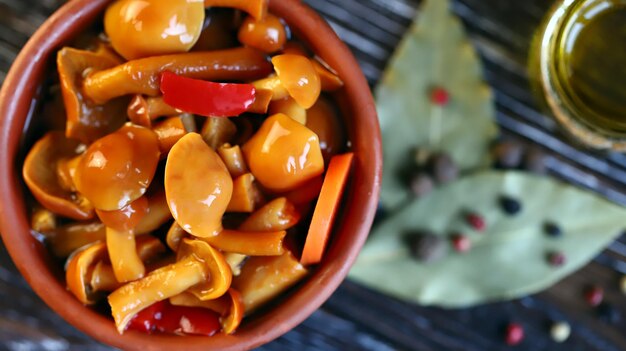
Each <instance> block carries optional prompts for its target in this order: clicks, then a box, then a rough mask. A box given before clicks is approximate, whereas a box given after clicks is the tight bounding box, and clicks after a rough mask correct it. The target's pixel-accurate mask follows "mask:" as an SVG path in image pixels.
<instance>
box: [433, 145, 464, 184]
mask: <svg viewBox="0 0 626 351" xmlns="http://www.w3.org/2000/svg"><path fill="white" fill-rule="evenodd" d="M426 168H427V170H428V171H430V173H431V174H432V176H433V178H434V179H435V181H436V182H437V183H438V184H446V183H450V182H452V181H454V180H456V179H457V178H458V177H459V168H458V167H457V165H456V163H455V162H454V160H453V159H452V157H450V155H448V154H446V153H443V152H438V153H435V154H433V155H432V156H431V157H430V159H429V160H428V165H427V167H426Z"/></svg>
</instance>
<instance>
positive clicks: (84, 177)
mask: <svg viewBox="0 0 626 351" xmlns="http://www.w3.org/2000/svg"><path fill="white" fill-rule="evenodd" d="M159 155H160V152H159V145H158V140H157V136H156V134H155V133H154V132H152V131H151V130H149V129H147V128H143V127H139V126H134V125H125V126H124V127H122V128H120V129H119V130H117V131H116V132H114V133H111V134H109V135H107V136H105V137H104V138H101V139H98V140H97V141H96V142H94V143H93V144H91V145H90V146H89V148H88V149H87V151H86V152H85V154H84V157H83V158H82V159H81V161H80V163H79V165H78V168H77V169H76V176H75V183H76V188H77V189H78V191H79V192H80V193H81V194H83V195H84V196H85V197H86V198H87V199H89V201H90V202H91V203H92V204H93V205H94V207H96V208H97V209H100V210H104V211H113V210H119V209H121V208H122V207H124V206H126V205H128V204H129V203H131V202H132V201H134V200H136V199H138V198H139V197H141V196H142V195H143V194H145V192H146V190H147V189H148V186H149V185H150V182H151V181H152V178H153V177H154V173H155V171H156V166H157V163H158V162H159Z"/></svg>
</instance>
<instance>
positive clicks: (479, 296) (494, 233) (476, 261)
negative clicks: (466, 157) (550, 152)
mask: <svg viewBox="0 0 626 351" xmlns="http://www.w3.org/2000/svg"><path fill="white" fill-rule="evenodd" d="M502 195H507V196H511V197H514V198H517V199H519V200H520V202H521V203H522V205H523V208H522V210H521V211H520V213H519V214H517V215H516V216H508V215H506V214H505V213H504V212H503V210H502V208H501V207H500V206H499V203H498V201H499V198H500V196H502ZM467 210H471V211H475V212H477V213H480V214H481V215H482V216H484V218H485V220H486V222H487V230H486V231H485V232H484V233H477V232H474V231H472V230H471V228H469V226H468V225H467V224H466V223H465V221H464V219H463V215H462V214H463V213H464V212H465V211H467ZM625 219H626V208H623V207H620V206H618V205H615V204H613V203H610V202H608V201H606V200H604V199H602V198H600V197H598V196H596V195H594V194H592V193H588V192H585V191H583V190H580V189H577V188H575V187H572V186H569V185H566V184H564V183H561V182H558V181H555V180H552V179H549V178H544V177H538V176H535V175H531V174H526V173H521V172H497V171H487V172H482V173H477V174H475V175H472V176H468V177H465V178H462V179H460V180H458V181H456V182H454V183H451V184H449V185H447V186H444V187H442V188H440V189H438V190H436V191H435V192H433V193H432V194H430V195H428V196H427V197H425V198H423V199H420V200H416V201H414V202H413V203H411V204H410V205H408V206H407V207H405V208H404V209H402V210H401V211H399V212H398V213H397V214H396V215H394V216H392V217H390V218H389V219H388V220H387V221H385V222H383V223H381V224H380V225H379V226H378V227H377V228H375V229H374V231H373V232H372V234H371V235H370V239H369V240H368V242H367V243H366V245H365V247H364V249H363V250H362V252H361V255H360V256H359V258H358V260H357V262H356V264H355V265H354V267H353V269H352V271H351V272H350V278H352V279H353V280H356V281H358V282H361V283H363V284H364V285H367V286H369V287H371V288H374V289H377V290H379V291H381V292H384V293H388V294H390V295H393V296H396V297H398V298H402V299H405V300H409V301H413V302H417V303H420V304H423V305H437V306H442V307H465V306H472V305H476V304H480V303H485V302H490V301H499V300H508V299H513V298H518V297H521V296H525V295H528V294H532V293H535V292H539V291H541V290H543V289H545V288H548V287H550V286H551V285H553V284H554V283H556V282H557V281H559V280H560V279H562V278H563V277H565V276H566V275H568V274H570V273H572V272H574V271H575V270H577V269H578V268H580V267H582V266H583V265H585V264H586V263H587V262H589V261H590V260H591V259H593V257H595V256H596V255H597V254H598V253H599V252H601V251H602V249H603V248H605V247H606V246H607V245H608V244H610V243H611V242H612V241H613V240H615V239H616V237H618V236H619V234H620V232H621V231H622V229H623V228H624V223H625ZM545 222H554V223H558V224H559V225H560V227H561V229H562V231H563V235H562V237H560V238H553V237H550V236H548V235H546V234H545V233H544V231H543V225H544V223H545ZM415 230H429V231H432V232H434V233H436V234H437V235H441V236H444V237H446V238H448V237H449V235H450V234H452V233H456V232H462V233H465V234H467V235H468V236H469V238H470V239H471V241H472V249H471V250H470V251H469V252H467V253H464V254H460V253H456V252H454V251H453V249H452V248H451V247H450V249H449V254H448V256H447V257H446V258H444V259H442V260H440V261H437V262H434V263H431V264H422V263H420V262H417V261H415V260H414V259H412V258H411V257H409V248H408V246H407V245H406V242H405V236H406V234H407V233H410V232H412V231H415ZM551 251H560V252H562V253H563V254H564V255H565V257H566V262H565V264H564V265H563V266H560V267H553V266H550V265H549V264H548V262H547V260H546V255H547V254H548V253H549V252H551Z"/></svg>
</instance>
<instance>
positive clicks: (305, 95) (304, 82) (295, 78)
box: [272, 54, 322, 109]
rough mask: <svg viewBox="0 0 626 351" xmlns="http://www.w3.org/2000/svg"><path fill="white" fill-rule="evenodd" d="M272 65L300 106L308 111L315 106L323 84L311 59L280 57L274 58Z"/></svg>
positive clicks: (298, 56)
mask: <svg viewBox="0 0 626 351" xmlns="http://www.w3.org/2000/svg"><path fill="white" fill-rule="evenodd" d="M272 64H274V70H275V71H276V74H277V75H278V78H279V79H280V82H281V84H282V85H283V86H284V87H285V89H287V91H288V92H289V95H290V96H291V97H292V98H293V99H294V100H296V102H297V103H298V104H300V106H302V107H303V108H305V109H307V108H309V107H311V106H313V104H315V101H317V98H318V97H319V96H320V93H321V91H322V83H321V81H320V77H319V74H318V73H317V71H316V70H315V67H314V66H313V64H312V63H311V60H309V58H307V57H305V56H300V55H290V54H287V55H278V56H274V57H272Z"/></svg>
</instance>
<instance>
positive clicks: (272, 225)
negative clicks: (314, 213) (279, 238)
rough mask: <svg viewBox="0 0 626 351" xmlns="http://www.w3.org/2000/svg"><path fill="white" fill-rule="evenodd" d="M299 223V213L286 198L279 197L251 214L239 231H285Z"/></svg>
mask: <svg viewBox="0 0 626 351" xmlns="http://www.w3.org/2000/svg"><path fill="white" fill-rule="evenodd" d="M299 221H300V213H299V212H298V210H297V209H296V207H295V206H294V205H293V204H292V203H291V202H289V201H288V200H287V199H286V198H284V197H280V198H278V199H274V200H272V201H271V202H269V203H267V204H266V205H265V206H263V207H261V208H260V209H258V210H256V211H255V212H253V213H252V214H251V215H250V216H249V217H248V218H247V219H246V220H245V221H244V222H243V223H242V224H241V226H239V230H242V231H246V232H275V231H280V230H287V229H289V228H291V227H293V226H295V225H296V224H298V222H299Z"/></svg>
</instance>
